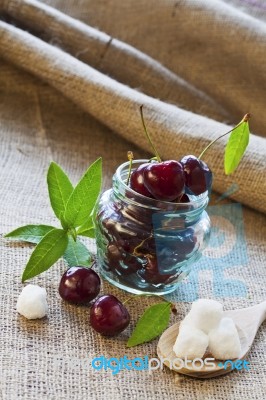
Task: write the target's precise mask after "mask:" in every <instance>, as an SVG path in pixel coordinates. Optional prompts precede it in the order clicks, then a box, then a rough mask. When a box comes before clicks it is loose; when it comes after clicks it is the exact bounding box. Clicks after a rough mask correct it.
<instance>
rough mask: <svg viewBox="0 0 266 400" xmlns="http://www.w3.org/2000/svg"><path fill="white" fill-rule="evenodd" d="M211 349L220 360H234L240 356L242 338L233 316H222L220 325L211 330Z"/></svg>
mask: <svg viewBox="0 0 266 400" xmlns="http://www.w3.org/2000/svg"><path fill="white" fill-rule="evenodd" d="M209 350H210V352H211V353H212V355H213V357H215V358H216V359H218V360H232V359H234V358H238V357H239V356H240V351H241V344H240V339H239V335H238V332H237V329H236V326H235V324H234V321H233V320H232V319H231V318H222V320H221V321H220V324H219V326H218V327H217V328H216V329H213V330H211V331H210V333H209Z"/></svg>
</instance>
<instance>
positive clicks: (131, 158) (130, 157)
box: [127, 151, 134, 186]
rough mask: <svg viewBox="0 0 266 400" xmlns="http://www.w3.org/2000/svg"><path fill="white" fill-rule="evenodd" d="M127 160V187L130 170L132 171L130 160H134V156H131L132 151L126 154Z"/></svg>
mask: <svg viewBox="0 0 266 400" xmlns="http://www.w3.org/2000/svg"><path fill="white" fill-rule="evenodd" d="M127 158H128V161H129V168H128V175H127V186H128V184H129V179H130V175H131V170H132V160H133V159H134V155H133V153H132V151H128V152H127Z"/></svg>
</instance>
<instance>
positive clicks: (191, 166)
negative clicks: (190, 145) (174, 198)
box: [181, 155, 212, 196]
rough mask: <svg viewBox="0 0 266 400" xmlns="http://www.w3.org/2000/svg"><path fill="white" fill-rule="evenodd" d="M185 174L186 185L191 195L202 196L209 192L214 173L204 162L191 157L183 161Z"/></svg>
mask: <svg viewBox="0 0 266 400" xmlns="http://www.w3.org/2000/svg"><path fill="white" fill-rule="evenodd" d="M181 164H182V165H183V167H184V172H185V184H186V188H187V189H188V192H189V193H192V194H194V195H197V196H198V195H200V194H202V193H204V192H205V191H206V190H209V189H210V187H211V184H212V172H211V170H210V169H209V167H208V166H207V164H206V163H205V162H204V161H201V160H199V159H198V158H197V157H195V156H192V155H189V156H185V157H183V158H182V160H181Z"/></svg>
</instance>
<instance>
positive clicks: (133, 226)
mask: <svg viewBox="0 0 266 400" xmlns="http://www.w3.org/2000/svg"><path fill="white" fill-rule="evenodd" d="M146 162H148V160H135V161H133V168H137V167H138V166H139V165H141V164H143V163H146ZM128 168H129V163H128V162H126V163H124V164H122V165H120V166H119V168H118V169H117V171H116V173H115V175H114V176H113V188H112V189H110V190H107V191H106V192H104V193H103V194H102V196H101V199H100V202H99V207H98V211H97V216H96V244H97V252H98V260H99V264H100V273H101V275H102V276H103V278H105V279H107V280H108V281H109V282H111V283H112V284H114V285H115V286H117V287H119V288H121V289H124V290H126V291H128V292H131V293H136V294H140V293H153V294H166V293H170V292H172V291H174V290H175V289H176V288H177V286H178V283H179V282H180V281H181V280H182V279H184V278H185V277H186V276H187V275H188V273H189V272H190V270H191V267H192V266H193V263H195V261H197V260H198V259H199V258H200V256H201V254H202V251H203V250H204V248H205V247H206V244H207V242H208V239H209V235H210V220H209V217H208V214H207V213H206V211H205V208H206V207H207V204H208V201H209V197H208V192H205V193H203V194H202V195H200V196H190V195H189V200H190V201H189V202H188V203H174V202H166V201H160V200H156V199H150V198H148V197H144V196H142V195H140V194H138V193H136V192H135V191H134V190H132V189H131V188H129V187H128V186H127V185H126V180H127V176H128Z"/></svg>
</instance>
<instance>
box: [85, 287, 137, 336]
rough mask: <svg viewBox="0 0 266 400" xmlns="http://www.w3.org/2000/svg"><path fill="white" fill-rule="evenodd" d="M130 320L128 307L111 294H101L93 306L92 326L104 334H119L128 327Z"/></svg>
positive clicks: (91, 312)
mask: <svg viewBox="0 0 266 400" xmlns="http://www.w3.org/2000/svg"><path fill="white" fill-rule="evenodd" d="M129 321H130V315H129V312H128V311H127V309H126V307H125V306H124V305H123V304H122V303H121V302H120V301H119V300H118V299H117V298H116V297H115V296H113V295H111V294H106V295H103V296H100V297H99V298H98V299H97V300H96V301H95V303H94V304H93V306H92V307H91V311H90V323H91V326H92V327H93V329H94V330H95V331H96V332H99V333H101V334H102V335H104V336H115V335H118V334H119V333H120V332H122V331H123V330H124V329H126V327H127V326H128V324H129Z"/></svg>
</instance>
